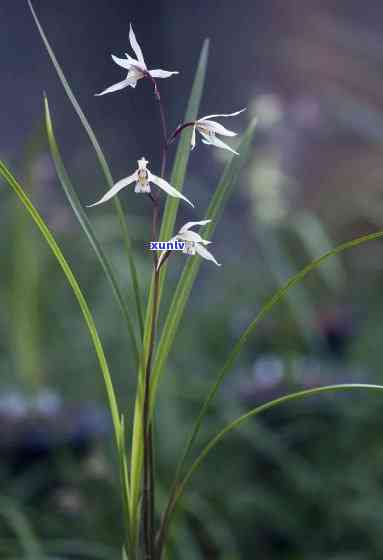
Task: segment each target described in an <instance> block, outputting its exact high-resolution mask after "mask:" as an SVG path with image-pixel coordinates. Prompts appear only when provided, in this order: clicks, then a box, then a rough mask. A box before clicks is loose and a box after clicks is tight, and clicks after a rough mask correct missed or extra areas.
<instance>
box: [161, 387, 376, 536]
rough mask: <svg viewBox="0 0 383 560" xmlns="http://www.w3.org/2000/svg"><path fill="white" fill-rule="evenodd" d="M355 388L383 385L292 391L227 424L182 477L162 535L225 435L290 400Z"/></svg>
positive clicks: (167, 513)
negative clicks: (179, 502)
mask: <svg viewBox="0 0 383 560" xmlns="http://www.w3.org/2000/svg"><path fill="white" fill-rule="evenodd" d="M355 389H359V390H361V389H365V390H368V391H375V392H377V391H383V386H382V385H370V384H365V383H348V384H340V385H327V386H325V387H316V388H314V389H305V390H303V391H298V392H296V393H290V394H288V395H284V396H282V397H279V398H277V399H274V400H272V401H269V402H267V403H264V404H262V405H260V406H257V407H256V408H253V409H252V410H250V411H249V412H247V413H246V414H243V415H242V416H240V417H239V418H237V419H236V420H234V421H233V422H231V423H230V424H227V425H226V426H225V427H224V428H223V429H222V430H221V431H220V432H219V433H218V434H217V435H216V436H215V437H213V438H212V439H211V440H210V441H209V442H208V443H207V445H205V447H204V448H203V449H202V451H201V453H199V455H198V456H197V458H196V459H195V461H194V463H193V464H192V466H191V467H190V469H189V470H188V472H187V473H186V475H185V477H184V478H183V479H182V482H181V483H180V484H179V485H178V487H177V490H176V492H175V494H174V497H173V500H172V502H171V503H170V504H169V507H168V509H167V512H166V518H165V520H164V522H163V529H162V531H163V532H164V535H163V536H162V538H164V536H165V535H166V533H167V531H168V529H169V524H170V521H171V517H172V515H173V513H174V511H175V508H176V506H177V503H178V501H179V499H180V497H181V496H182V494H183V492H184V490H185V487H186V485H187V484H188V482H189V480H190V478H191V477H192V475H193V474H194V473H195V471H196V470H197V469H198V467H199V466H200V465H201V463H202V462H203V461H204V459H205V458H206V456H207V455H208V453H210V451H211V450H212V449H214V447H215V446H216V445H218V443H220V442H221V440H222V439H223V438H224V437H225V436H227V435H228V434H229V433H230V432H232V431H233V430H235V429H237V428H239V427H240V426H241V424H243V423H244V422H246V421H247V420H249V419H250V418H253V417H255V416H257V415H258V414H261V413H262V412H266V410H270V409H272V408H275V407H277V406H280V405H281V404H284V403H286V402H288V401H295V400H301V399H305V398H307V397H313V396H315V395H319V394H321V393H329V392H337V391H352V390H355Z"/></svg>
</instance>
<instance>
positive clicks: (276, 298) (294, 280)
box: [175, 231, 383, 484]
mask: <svg viewBox="0 0 383 560" xmlns="http://www.w3.org/2000/svg"><path fill="white" fill-rule="evenodd" d="M382 237H383V231H378V232H376V233H371V234H369V235H364V236H363V237H358V238H356V239H352V240H351V241H346V242H345V243H342V244H341V245H338V246H337V247H335V249H332V250H331V251H328V252H327V253H325V254H324V255H322V256H321V257H319V258H318V259H315V260H314V261H312V262H311V263H309V264H308V265H307V266H305V267H304V268H303V269H302V270H300V271H299V272H298V273H297V274H295V275H294V276H292V277H291V278H290V279H289V280H288V281H287V282H286V284H285V285H284V286H282V287H281V288H280V289H279V290H277V291H276V292H275V294H274V295H272V296H271V297H270V298H269V299H268V300H267V301H266V302H265V303H264V304H263V306H262V307H261V309H260V311H259V312H258V314H257V315H256V317H255V319H253V321H252V322H251V323H250V325H249V326H248V327H247V329H245V331H244V332H243V333H242V335H241V336H240V338H239V339H238V341H237V343H236V344H235V345H234V348H233V349H232V351H231V352H230V354H229V356H228V358H227V360H226V362H225V363H224V365H223V367H222V368H221V370H220V372H219V374H218V376H217V379H216V381H215V383H214V384H213V386H212V388H211V389H210V391H209V393H208V395H207V397H206V399H205V401H204V403H203V405H202V407H201V410H200V412H199V414H198V417H197V420H196V422H195V425H194V427H193V430H192V432H191V435H190V437H189V439H188V441H187V444H186V447H185V450H184V452H183V454H182V458H181V461H180V463H179V465H178V468H177V475H176V482H175V484H176V483H177V478H178V475H179V474H180V472H181V470H182V468H183V465H184V464H185V461H186V458H187V456H188V454H189V452H190V450H191V449H192V447H193V445H194V442H195V441H196V439H197V437H198V434H199V431H200V429H201V426H202V422H203V419H204V417H205V415H206V413H207V411H208V409H209V407H210V405H211V404H212V402H213V400H214V398H215V396H216V394H217V392H218V390H219V388H220V386H221V384H222V382H223V380H224V379H225V377H226V375H228V374H229V373H230V371H231V369H232V368H233V366H234V364H235V361H236V359H237V357H238V355H239V354H240V352H241V351H242V349H243V347H244V345H245V344H246V342H247V341H248V340H249V339H250V336H251V335H252V334H253V333H254V331H255V329H256V328H257V326H258V324H259V322H260V321H261V320H262V319H263V318H264V317H265V316H266V315H267V314H268V313H269V312H270V311H271V310H272V308H273V307H274V305H277V304H278V303H279V302H280V301H282V300H283V298H284V297H285V296H286V295H287V293H288V292H289V290H290V289H291V288H293V287H294V286H295V285H296V284H298V283H299V282H301V281H302V280H303V279H304V278H305V277H306V276H307V274H309V273H310V272H312V271H313V270H316V269H317V268H318V267H320V266H321V265H322V263H324V262H325V261H326V260H327V259H329V258H330V257H334V256H335V255H338V254H339V253H341V252H342V251H346V250H348V249H352V248H353V247H356V246H357V245H361V244H362V243H366V242H367V241H373V240H375V239H381V238H382Z"/></svg>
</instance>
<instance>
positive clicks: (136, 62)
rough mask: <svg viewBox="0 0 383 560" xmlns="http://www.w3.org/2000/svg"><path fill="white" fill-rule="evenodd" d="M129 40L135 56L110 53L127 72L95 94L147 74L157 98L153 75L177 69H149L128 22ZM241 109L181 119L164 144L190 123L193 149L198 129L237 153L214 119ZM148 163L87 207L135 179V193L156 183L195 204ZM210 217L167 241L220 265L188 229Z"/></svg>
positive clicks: (141, 162)
mask: <svg viewBox="0 0 383 560" xmlns="http://www.w3.org/2000/svg"><path fill="white" fill-rule="evenodd" d="M129 40H130V45H131V47H132V50H133V51H134V53H135V55H136V58H133V57H132V56H130V55H129V54H128V53H125V57H126V58H119V57H117V56H115V55H112V59H113V61H114V62H115V63H116V64H118V66H121V67H122V68H125V70H128V74H127V76H126V78H125V79H124V80H122V81H121V82H118V83H116V84H114V85H112V86H110V87H108V88H107V89H105V90H104V91H102V92H101V93H98V94H96V95H105V94H107V93H112V92H116V91H120V90H122V89H124V88H126V87H128V86H129V87H133V88H135V87H136V85H137V82H138V81H139V80H141V79H143V78H147V79H149V80H150V81H151V82H152V84H153V85H154V90H155V93H156V95H157V97H158V99H160V97H159V92H158V88H157V84H156V81H155V80H156V78H169V77H170V76H173V75H175V74H178V72H174V71H173V72H171V71H168V70H160V69H158V70H148V67H147V65H146V63H145V59H144V55H143V53H142V49H141V47H140V45H139V44H138V41H137V39H136V36H135V34H134V31H133V28H132V26H130V30H129ZM244 110H245V109H241V110H240V111H235V112H234V113H228V114H215V115H207V116H206V117H202V118H199V119H197V120H195V121H192V122H188V123H183V124H181V125H179V126H178V127H177V128H176V130H175V131H174V133H173V135H172V136H171V137H170V139H169V140H168V139H166V138H165V141H166V144H167V145H168V144H170V142H172V141H173V140H174V139H175V138H176V136H177V135H178V134H179V133H180V132H181V131H182V130H183V129H184V128H186V127H192V128H193V130H192V135H191V149H192V150H193V149H194V148H195V145H196V132H197V131H198V133H199V134H200V135H201V136H202V142H203V143H204V144H208V145H211V146H216V147H218V148H223V149H225V150H229V151H230V152H232V153H234V154H237V155H238V153H237V152H236V151H235V150H233V149H232V148H231V147H230V146H228V145H227V144H225V142H223V141H222V140H220V139H219V138H217V135H221V136H236V133H235V132H233V131H231V130H228V129H227V128H225V127H224V126H222V125H221V124H220V123H218V122H216V121H215V120H213V119H216V118H218V117H233V116H236V115H239V114H240V113H242V112H243V111H244ZM148 163H149V162H148V161H147V160H146V159H145V157H142V158H141V159H139V160H138V168H137V169H136V170H135V171H134V173H132V174H131V175H129V176H128V177H125V178H123V179H120V181H118V182H117V183H116V184H115V185H113V187H112V188H111V189H110V190H109V191H108V192H106V193H105V194H104V196H103V197H102V198H101V199H100V200H99V201H97V202H95V203H93V204H90V205H89V207H91V206H97V205H98V204H103V203H104V202H107V201H108V200H110V199H111V198H113V197H114V196H115V195H116V194H117V193H118V192H119V191H120V190H121V189H124V188H125V187H127V186H128V185H131V184H132V183H135V189H134V192H136V193H146V194H148V195H151V184H153V185H156V186H157V187H159V188H160V189H161V190H163V191H164V192H165V193H166V194H168V195H169V196H173V197H176V198H180V199H182V200H184V201H185V202H187V203H188V204H190V205H191V206H193V207H194V205H193V204H192V202H190V200H189V199H188V198H186V196H184V195H183V194H181V193H180V192H179V191H178V190H177V189H175V188H174V187H172V185H170V184H169V183H168V182H167V181H165V179H163V177H158V176H157V175H154V174H153V173H152V172H151V171H149V169H148ZM210 221H211V220H202V221H198V222H187V223H186V224H185V225H184V226H183V227H182V228H181V229H180V230H179V231H178V233H177V234H176V235H175V236H174V237H173V238H172V239H171V240H170V241H177V240H182V241H184V242H185V245H184V249H183V253H185V254H187V255H196V254H198V255H199V256H201V257H202V258H204V259H206V260H209V261H212V262H214V263H215V264H216V265H218V266H220V264H219V263H218V262H217V261H216V259H215V258H214V257H213V255H212V254H211V253H210V252H209V251H208V250H207V249H206V245H208V244H209V243H210V241H207V240H205V239H203V238H202V237H201V236H200V235H199V234H198V233H196V232H195V231H191V228H192V227H193V226H197V225H200V226H203V225H206V224H207V223H209V222H210ZM168 256H169V251H163V252H162V253H161V255H160V256H159V258H158V259H157V260H156V270H157V271H158V270H159V269H160V267H161V265H162V264H163V262H164V261H165V259H166V258H167V257H168Z"/></svg>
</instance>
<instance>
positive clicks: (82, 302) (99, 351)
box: [0, 161, 121, 444]
mask: <svg viewBox="0 0 383 560" xmlns="http://www.w3.org/2000/svg"><path fill="white" fill-rule="evenodd" d="M0 175H1V177H2V178H3V179H4V181H5V182H6V183H7V184H8V185H9V186H10V187H11V189H12V190H13V191H14V192H15V193H16V195H17V196H18V198H19V200H20V201H21V202H22V204H23V205H24V207H25V208H26V210H27V211H28V212H29V214H30V216H31V218H32V219H33V221H34V222H35V224H36V226H37V227H38V229H39V230H40V232H41V234H42V235H43V237H44V239H45V241H46V242H47V243H48V245H49V248H50V249H51V251H52V253H53V255H54V256H55V258H56V259H57V261H58V263H59V265H60V266H61V268H62V271H63V273H64V274H65V277H66V279H67V281H68V283H69V285H70V287H71V288H72V290H73V293H74V295H75V297H76V299H77V302H78V304H79V306H80V309H81V311H82V314H83V316H84V319H85V323H86V326H87V327H88V331H89V334H90V337H91V340H92V342H93V345H94V348H95V351H96V355H97V358H98V361H99V364H100V368H101V371H102V375H103V378H104V383H105V387H106V392H107V396H108V400H109V407H110V411H111V415H112V420H113V425H114V430H115V436H116V442H117V444H118V442H119V441H120V432H121V426H120V416H119V411H118V404H117V399H116V395H115V392H114V388H113V382H112V378H111V375H110V371H109V366H108V363H107V360H106V357H105V353H104V349H103V346H102V343H101V340H100V337H99V335H98V332H97V327H96V324H95V322H94V319H93V315H92V313H91V311H90V309H89V306H88V304H87V301H86V299H85V296H84V294H83V293H82V290H81V288H80V285H79V283H78V281H77V279H76V277H75V275H74V273H73V271H72V269H71V267H70V265H69V264H68V261H67V260H66V258H65V257H64V255H63V253H62V251H61V249H60V247H59V245H58V244H57V242H56V240H55V238H54V237H53V235H52V233H51V231H50V230H49V228H48V226H47V225H46V223H45V222H44V220H43V218H42V217H41V216H40V214H39V212H38V211H37V210H36V208H35V207H34V206H33V204H32V202H31V201H30V199H29V197H28V195H27V194H26V193H25V191H24V190H23V188H22V186H21V185H20V184H19V183H18V182H17V180H16V179H15V177H14V176H13V175H12V173H11V172H10V171H9V170H8V168H7V167H6V165H5V164H4V163H3V162H2V161H0Z"/></svg>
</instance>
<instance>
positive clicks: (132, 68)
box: [96, 26, 178, 95]
mask: <svg viewBox="0 0 383 560" xmlns="http://www.w3.org/2000/svg"><path fill="white" fill-rule="evenodd" d="M129 41H130V45H131V47H132V49H133V51H134V53H135V55H136V57H137V59H135V58H133V57H131V56H130V55H129V54H128V53H125V56H126V58H118V57H117V56H114V54H112V59H113V60H114V62H115V63H116V64H118V66H122V68H125V69H126V70H128V75H127V77H126V78H125V80H122V82H118V83H117V84H113V85H112V86H110V87H108V88H107V89H105V90H104V91H102V92H101V93H96V95H105V94H106V93H112V92H114V91H119V90H121V89H124V88H126V87H127V86H130V87H133V88H135V87H136V84H137V82H138V80H141V79H142V78H148V77H152V78H169V77H170V76H173V74H178V72H169V71H168V70H148V68H147V66H146V63H145V60H144V55H143V54H142V50H141V47H140V45H139V44H138V42H137V39H136V36H135V34H134V31H133V29H132V26H130V30H129Z"/></svg>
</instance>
